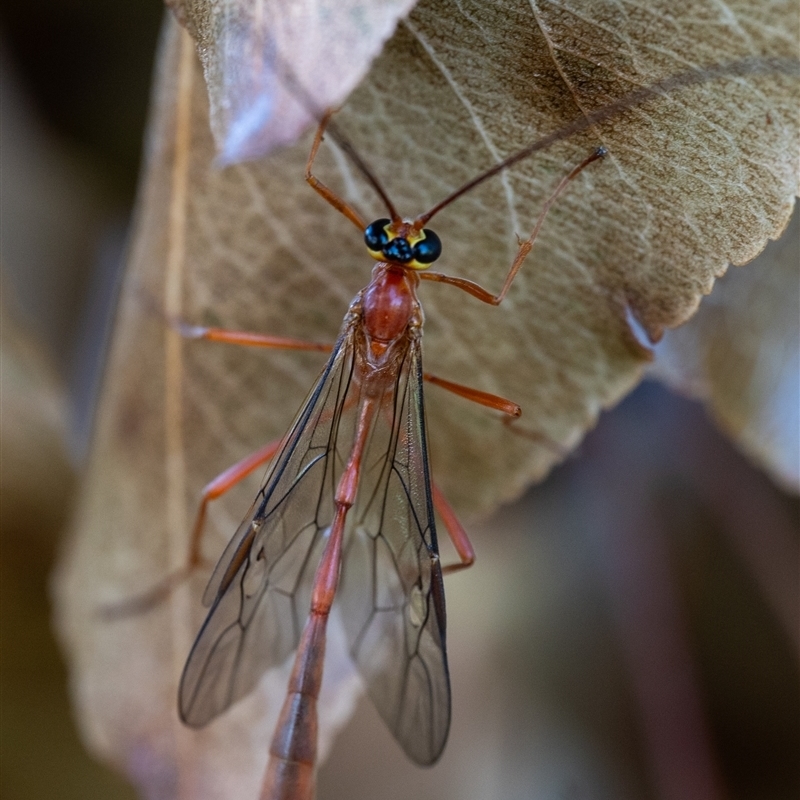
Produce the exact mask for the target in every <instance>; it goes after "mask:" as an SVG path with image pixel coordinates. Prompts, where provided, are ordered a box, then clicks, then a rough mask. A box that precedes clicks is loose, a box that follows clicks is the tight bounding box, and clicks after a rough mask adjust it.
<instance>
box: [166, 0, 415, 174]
mask: <svg viewBox="0 0 800 800" xmlns="http://www.w3.org/2000/svg"><path fill="white" fill-rule="evenodd" d="M415 2H416V0H380V1H379V2H376V0H372V2H363V0H336V2H335V3H329V2H321V1H320V0H303V2H298V0H258V2H250V1H248V0H167V5H168V6H170V7H171V8H172V9H173V11H174V12H175V14H176V16H177V17H178V19H179V20H180V21H181V23H182V24H183V25H184V26H185V27H186V28H187V29H188V30H189V31H190V32H191V34H192V36H193V37H194V38H195V40H196V41H197V50H198V53H199V55H200V58H201V60H202V62H203V71H204V73H205V77H206V81H207V84H208V89H209V98H210V102H211V129H212V131H213V132H214V136H215V138H216V141H217V147H218V149H219V157H220V161H221V163H224V164H233V163H236V162H238V161H244V160H247V159H252V158H259V157H261V156H263V155H265V154H266V153H268V152H270V151H271V150H273V149H274V148H275V147H277V146H279V145H285V144H290V143H292V142H294V141H296V140H297V137H298V136H299V135H300V132H301V130H302V129H303V128H307V127H308V125H309V124H310V122H311V121H312V119H313V117H312V115H311V114H310V113H309V110H308V107H309V105H312V107H313V108H319V109H325V108H329V107H334V106H338V105H339V104H340V103H342V102H343V101H344V100H345V98H346V97H347V95H348V94H350V92H351V91H353V89H354V88H355V87H356V86H357V85H358V83H359V82H360V81H361V79H362V78H363V77H364V75H365V74H366V72H367V69H368V68H369V65H370V64H371V62H372V60H373V59H374V58H375V56H377V55H378V53H379V52H380V50H381V48H382V47H383V45H384V42H385V41H386V40H387V39H388V38H389V37H390V36H391V35H392V33H394V29H395V27H396V25H397V23H398V21H399V20H400V19H401V18H402V17H404V16H405V15H406V14H408V12H409V11H410V10H411V9H412V8H413V7H414V4H415ZM287 66H288V67H290V70H291V73H290V75H291V80H292V82H293V83H295V82H296V84H297V86H296V87H295V91H294V92H292V91H289V90H288V88H287V86H286V79H287V74H286V67H287ZM298 87H302V92H303V101H302V102H299V101H298V98H297V89H298Z"/></svg>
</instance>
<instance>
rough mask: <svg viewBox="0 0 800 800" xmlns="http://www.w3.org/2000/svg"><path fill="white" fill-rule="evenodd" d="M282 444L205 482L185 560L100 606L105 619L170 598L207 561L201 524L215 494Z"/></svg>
mask: <svg viewBox="0 0 800 800" xmlns="http://www.w3.org/2000/svg"><path fill="white" fill-rule="evenodd" d="M282 443H283V439H278V440H276V441H274V442H270V443H269V444H266V445H264V447H261V448H260V449H258V450H256V451H255V452H254V453H251V454H250V455H249V456H247V457H246V458H243V459H242V460H241V461H239V462H238V463H236V464H234V465H233V466H232V467H229V468H228V469H226V470H225V472H222V473H220V474H219V475H217V477H216V478H214V480H213V481H211V482H210V483H208V484H206V486H205V487H204V488H203V491H202V493H201V500H200V508H199V509H198V510H197V517H196V518H195V523H194V526H193V527H192V534H191V537H190V538H189V553H188V557H187V559H186V563H185V564H184V565H183V566H182V567H180V568H179V569H176V570H175V571H174V572H171V573H170V574H169V575H167V576H166V577H165V578H164V579H163V580H162V581H160V582H159V583H157V584H156V585H155V586H153V587H152V588H151V589H149V590H148V591H146V592H145V593H144V594H141V595H139V596H138V597H133V598H131V599H129V600H125V601H123V602H122V603H117V604H114V605H110V606H107V607H105V608H104V609H102V612H101V613H102V616H103V617H105V618H107V619H118V618H121V617H127V616H132V615H134V614H142V613H145V612H147V611H150V610H151V609H153V608H155V607H156V606H157V605H159V604H160V603H162V602H163V601H164V600H166V599H167V597H169V595H170V593H171V592H172V591H173V590H174V589H175V588H176V587H177V586H179V585H180V584H181V583H183V581H185V580H186V579H187V578H188V577H189V576H190V575H191V574H192V572H194V570H196V569H197V568H198V567H201V566H203V565H204V564H205V563H206V561H205V559H204V558H203V554H202V552H201V544H202V539H203V527H204V525H205V520H206V512H207V510H208V504H209V502H211V501H212V500H216V499H217V498H218V497H222V495H223V494H225V492H227V491H228V490H229V489H232V488H233V487H234V486H236V484H237V483H239V482H240V481H242V480H244V478H246V477H247V476H248V475H250V474H251V473H252V472H253V471H254V470H256V469H258V468H259V467H260V466H263V465H264V464H266V463H267V462H268V461H270V459H271V458H272V457H273V456H274V455H275V453H276V452H277V451H278V449H279V448H280V446H281V444H282Z"/></svg>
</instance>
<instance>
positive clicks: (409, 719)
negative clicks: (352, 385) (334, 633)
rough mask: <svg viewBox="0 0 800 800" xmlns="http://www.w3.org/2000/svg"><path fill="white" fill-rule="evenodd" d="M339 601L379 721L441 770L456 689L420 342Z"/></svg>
mask: <svg viewBox="0 0 800 800" xmlns="http://www.w3.org/2000/svg"><path fill="white" fill-rule="evenodd" d="M339 597H340V603H341V606H342V612H343V613H342V617H343V619H344V625H345V629H346V631H347V636H348V640H349V644H350V649H351V655H352V657H353V659H354V661H355V662H356V664H357V665H358V668H359V671H360V672H361V675H362V676H363V678H364V680H365V682H366V684H367V687H368V691H369V695H370V697H371V698H372V701H373V703H374V704H375V706H376V708H377V709H378V712H379V713H380V715H381V717H383V720H384V721H385V722H386V724H387V725H388V727H389V729H390V730H391V731H392V733H393V734H394V736H395V738H396V739H397V741H398V742H399V743H400V744H401V745H402V747H403V749H404V750H405V751H406V753H407V754H408V756H409V758H411V759H412V760H413V761H415V762H417V763H418V764H431V763H433V762H434V761H436V759H437V758H438V757H439V755H440V754H441V752H442V749H443V748H444V744H445V741H446V740H447V733H448V729H449V726H450V679H449V675H448V671H447V655H446V650H445V607H444V589H443V584H442V571H441V566H440V564H439V553H438V544H437V541H436V530H435V528H434V520H433V504H432V500H431V486H430V475H429V469H428V455H427V447H426V437H425V417H424V407H423V398H422V363H421V353H420V348H419V343H418V342H417V341H414V342H412V343H411V345H410V347H409V349H408V352H407V354H406V357H405V359H404V362H403V364H402V365H401V366H400V368H399V370H398V373H397V380H396V384H395V386H394V391H391V392H389V391H387V392H386V393H385V395H384V397H383V401H382V404H381V413H380V414H379V416H378V418H377V419H376V421H375V423H374V427H373V430H372V434H371V437H370V440H369V443H368V446H367V450H366V452H365V457H364V461H363V467H362V475H361V481H360V485H359V493H358V499H357V502H356V506H355V508H354V509H353V511H352V512H351V515H350V524H349V526H348V539H347V545H346V552H345V559H344V566H343V574H342V579H341V587H340V595H339Z"/></svg>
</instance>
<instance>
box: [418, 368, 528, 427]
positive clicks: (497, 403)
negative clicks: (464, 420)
mask: <svg viewBox="0 0 800 800" xmlns="http://www.w3.org/2000/svg"><path fill="white" fill-rule="evenodd" d="M423 378H424V379H425V380H426V381H428V383H432V384H433V385H434V386H441V388H442V389H446V390H447V391H448V392H452V393H453V394H457V395H458V396H459V397H464V398H466V399H467V400H471V401H472V402H473V403H478V405H481V406H486V407H487V408H493V409H495V410H497V411H502V412H503V413H504V414H508V415H509V417H513V418H516V417H518V416H519V415H520V414H522V409H521V408H520V407H519V406H518V405H517V404H516V403H512V402H511V401H510V400H506V399H504V398H502V397H498V396H497V395H496V394H489V392H482V391H480V389H473V388H471V387H469V386H464V385H463V384H460V383H453V382H452V381H446V380H445V379H444V378H437V377H436V375H431V373H430V372H426V373H425V374H424V375H423Z"/></svg>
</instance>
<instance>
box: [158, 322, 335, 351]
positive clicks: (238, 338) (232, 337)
mask: <svg viewBox="0 0 800 800" xmlns="http://www.w3.org/2000/svg"><path fill="white" fill-rule="evenodd" d="M170 324H171V325H172V327H173V328H174V329H175V330H176V331H177V332H178V333H180V335H181V336H184V337H186V338H187V339H207V340H208V341H210V342H225V343H227V344H238V345H243V346H244V347H271V348H275V349H279V350H315V351H317V352H320V353H330V352H331V350H333V345H331V344H326V343H323V342H307V341H306V340H305V339H292V338H291V337H288V336H270V335H269V334H264V333H250V332H249V331H232V330H228V329H227V328H207V327H205V326H203V325H190V324H189V323H187V322H184V321H183V320H174V321H173V322H171V323H170Z"/></svg>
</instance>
